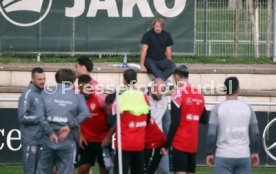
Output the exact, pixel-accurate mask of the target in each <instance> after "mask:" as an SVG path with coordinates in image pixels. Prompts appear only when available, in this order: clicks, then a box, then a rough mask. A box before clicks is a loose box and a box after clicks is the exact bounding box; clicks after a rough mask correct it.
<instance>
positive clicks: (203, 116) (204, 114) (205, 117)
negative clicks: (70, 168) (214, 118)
mask: <svg viewBox="0 0 276 174" xmlns="http://www.w3.org/2000/svg"><path fill="white" fill-rule="evenodd" d="M208 121H209V115H208V113H207V110H206V108H205V107H204V109H203V112H202V114H201V117H200V120H199V122H200V123H201V124H204V125H205V124H207V123H208Z"/></svg>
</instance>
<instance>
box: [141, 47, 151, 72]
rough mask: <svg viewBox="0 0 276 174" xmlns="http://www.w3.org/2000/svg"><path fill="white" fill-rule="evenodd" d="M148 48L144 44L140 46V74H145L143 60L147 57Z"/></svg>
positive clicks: (145, 69)
mask: <svg viewBox="0 0 276 174" xmlns="http://www.w3.org/2000/svg"><path fill="white" fill-rule="evenodd" d="M148 48H149V46H148V45H146V44H141V59H140V66H141V71H142V72H147V68H146V67H145V60H146V55H147V50H148Z"/></svg>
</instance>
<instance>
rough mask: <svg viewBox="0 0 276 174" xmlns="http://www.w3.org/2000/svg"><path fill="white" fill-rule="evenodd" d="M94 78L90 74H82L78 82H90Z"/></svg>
mask: <svg viewBox="0 0 276 174" xmlns="http://www.w3.org/2000/svg"><path fill="white" fill-rule="evenodd" d="M91 80H92V78H91V77H90V76H89V75H86V74H85V75H81V76H79V79H78V83H79V84H80V83H90V82H91Z"/></svg>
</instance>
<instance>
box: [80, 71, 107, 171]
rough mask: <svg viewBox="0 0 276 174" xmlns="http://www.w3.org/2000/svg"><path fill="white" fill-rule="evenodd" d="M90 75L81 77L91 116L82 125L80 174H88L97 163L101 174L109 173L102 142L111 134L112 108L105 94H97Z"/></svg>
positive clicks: (82, 90) (82, 92) (82, 88)
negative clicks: (109, 115)
mask: <svg viewBox="0 0 276 174" xmlns="http://www.w3.org/2000/svg"><path fill="white" fill-rule="evenodd" d="M91 80H92V79H91V77H90V76H89V75H81V76H79V81H78V83H79V90H80V93H81V94H83V95H84V96H85V98H86V104H87V106H88V108H89V111H90V116H89V117H88V118H87V119H86V120H85V121H84V122H83V123H82V124H81V125H80V129H79V132H80V140H79V147H80V148H79V155H80V157H79V158H80V159H79V174H88V173H89V170H90V167H91V166H94V165H95V161H96V159H97V162H98V163H99V166H100V173H101V174H103V173H108V171H107V170H106V169H105V166H104V162H103V156H102V153H103V151H102V146H101V144H102V141H103V139H104V138H105V137H106V136H107V133H108V132H109V127H108V126H107V116H108V114H109V113H110V111H111V108H110V107H108V106H107V105H106V104H105V95H104V94H95V93H94V92H93V89H92V88H93V87H92V84H91Z"/></svg>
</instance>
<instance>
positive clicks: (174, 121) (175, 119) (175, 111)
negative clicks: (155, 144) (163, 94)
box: [165, 100, 181, 149]
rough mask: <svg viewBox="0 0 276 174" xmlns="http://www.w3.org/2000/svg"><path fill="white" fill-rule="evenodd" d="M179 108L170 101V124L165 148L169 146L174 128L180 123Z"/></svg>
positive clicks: (174, 131) (173, 134)
mask: <svg viewBox="0 0 276 174" xmlns="http://www.w3.org/2000/svg"><path fill="white" fill-rule="evenodd" d="M180 111H181V108H179V107H177V105H176V104H175V103H174V102H173V100H172V102H171V125H170V129H169V133H168V137H167V142H166V144H165V148H166V149H168V148H169V147H170V146H171V143H172V140H173V138H174V136H175V133H176V130H177V128H178V126H179V124H180V113H181V112H180Z"/></svg>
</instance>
